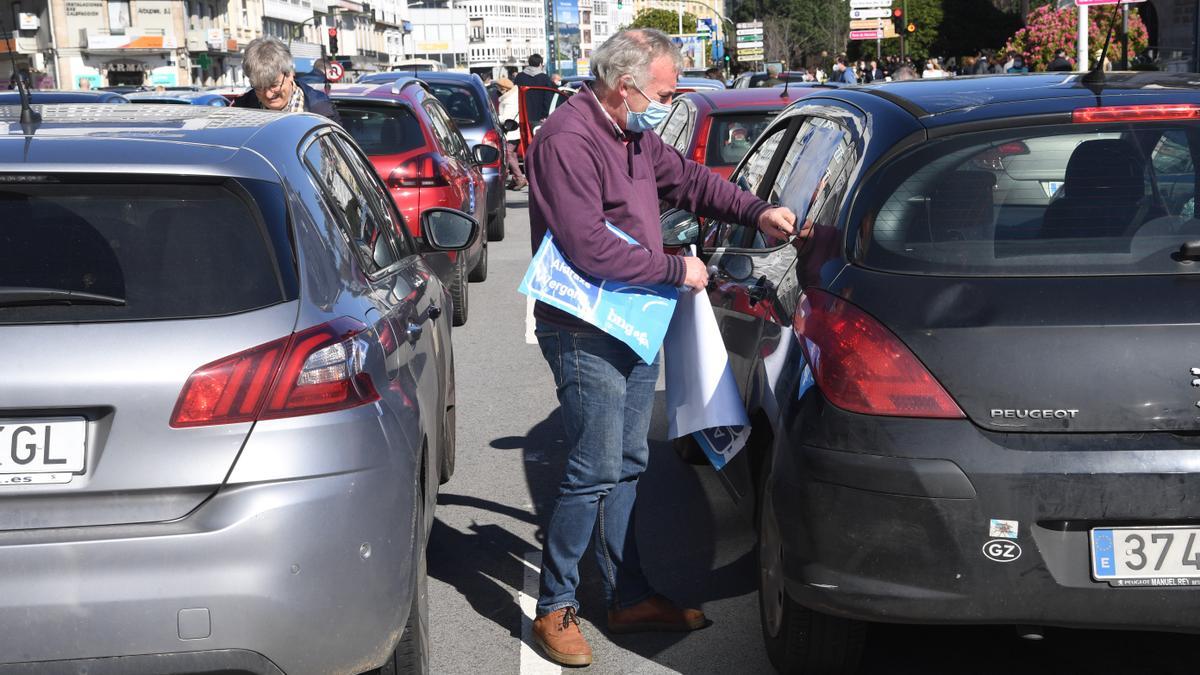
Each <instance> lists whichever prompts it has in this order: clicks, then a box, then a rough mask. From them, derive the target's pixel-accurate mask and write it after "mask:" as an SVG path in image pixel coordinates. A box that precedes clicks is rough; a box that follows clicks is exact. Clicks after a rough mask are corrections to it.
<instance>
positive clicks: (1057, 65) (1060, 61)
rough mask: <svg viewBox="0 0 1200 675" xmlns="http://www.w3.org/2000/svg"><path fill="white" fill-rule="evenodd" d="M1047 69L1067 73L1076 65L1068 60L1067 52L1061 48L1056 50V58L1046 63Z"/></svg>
mask: <svg viewBox="0 0 1200 675" xmlns="http://www.w3.org/2000/svg"><path fill="white" fill-rule="evenodd" d="M1046 70H1048V71H1050V72H1052V73H1056V72H1057V73H1066V72H1070V71H1072V70H1075V66H1074V65H1072V64H1071V62H1070V61H1068V60H1067V52H1066V51H1064V50H1062V49H1060V50H1058V51H1056V52H1054V60H1053V61H1051V62H1050V63H1048V64H1046Z"/></svg>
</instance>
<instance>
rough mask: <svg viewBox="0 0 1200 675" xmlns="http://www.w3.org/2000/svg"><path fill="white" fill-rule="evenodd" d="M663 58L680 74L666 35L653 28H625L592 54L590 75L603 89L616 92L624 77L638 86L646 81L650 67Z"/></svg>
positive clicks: (678, 61) (677, 58)
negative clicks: (669, 58) (669, 61)
mask: <svg viewBox="0 0 1200 675" xmlns="http://www.w3.org/2000/svg"><path fill="white" fill-rule="evenodd" d="M663 56H669V57H671V61H672V62H673V63H674V64H675V72H677V73H678V72H679V71H681V70H683V56H682V55H681V54H680V53H679V47H677V46H676V45H675V43H674V42H671V38H669V37H667V34H666V33H664V32H662V31H660V30H654V29H653V28H627V29H625V30H622V31H618V32H617V33H616V34H615V35H613V36H612V37H610V38H608V39H607V40H605V41H604V44H602V45H600V46H599V47H597V48H596V50H595V51H594V52H592V72H594V73H595V74H596V82H597V83H598V84H600V85H601V87H602V88H603V89H614V88H616V86H617V84H618V83H619V82H620V80H621V77H622V76H625V75H630V76H632V77H633V80H634V82H636V83H638V85H639V86H641V85H645V84H646V81H647V80H648V79H650V64H651V63H653V62H654V61H655V60H656V59H658V58H660V57H663Z"/></svg>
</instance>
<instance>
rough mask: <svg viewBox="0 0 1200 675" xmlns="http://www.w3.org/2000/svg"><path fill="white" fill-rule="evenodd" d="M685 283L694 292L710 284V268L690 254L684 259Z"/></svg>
mask: <svg viewBox="0 0 1200 675" xmlns="http://www.w3.org/2000/svg"><path fill="white" fill-rule="evenodd" d="M683 266H684V273H683V285H684V286H687V287H688V288H690V289H692V291H694V292H697V293H698V292H700V291H703V290H704V289H705V288H706V287H707V286H708V268H707V267H705V265H704V262H703V261H702V260H700V259H699V258H695V257H691V256H688V257H686V258H684V259H683Z"/></svg>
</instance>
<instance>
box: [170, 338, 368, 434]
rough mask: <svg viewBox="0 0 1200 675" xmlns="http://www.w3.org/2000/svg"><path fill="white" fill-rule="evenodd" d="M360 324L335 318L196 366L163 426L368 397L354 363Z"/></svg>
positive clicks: (349, 403) (323, 408)
mask: <svg viewBox="0 0 1200 675" xmlns="http://www.w3.org/2000/svg"><path fill="white" fill-rule="evenodd" d="M366 330H367V327H366V326H364V325H363V324H362V323H359V322H358V321H355V320H354V319H351V318H348V317H342V318H340V319H335V320H333V321H330V322H328V323H323V324H321V325H319V326H314V327H312V328H308V329H306V330H303V331H300V332H298V333H293V334H292V335H290V336H288V337H285V338H280V339H278V340H274V341H272V342H268V343H266V344H263V345H259V346H257V347H252V348H250V349H247V350H246V351H243V352H238V353H237V354H234V355H232V356H227V357H225V358H223V359H220V360H217V361H213V362H212V363H209V364H207V365H203V366H200V367H199V368H197V369H196V370H195V371H194V372H193V373H192V374H191V376H190V377H188V380H187V382H186V383H185V384H184V385H183V391H182V392H180V394H179V400H177V401H176V402H175V411H174V412H173V413H172V414H171V426H172V427H197V426H207V425H212V424H233V423H236V422H251V421H254V420H258V419H275V418H280V417H294V416H297V415H311V414H314V413H320V412H330V411H333V410H342V409H345V408H353V407H354V406H358V405H363V404H364V403H371V402H372V401H376V400H378V399H379V394H378V392H376V391H375V386H374V385H373V384H372V383H371V378H370V375H368V374H367V373H365V372H363V370H362V360H363V358H364V357H365V356H366V345H365V344H364V343H363V341H362V336H361V334H362V333H363V332H364V331H366Z"/></svg>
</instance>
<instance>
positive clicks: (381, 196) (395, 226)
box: [334, 135, 416, 257]
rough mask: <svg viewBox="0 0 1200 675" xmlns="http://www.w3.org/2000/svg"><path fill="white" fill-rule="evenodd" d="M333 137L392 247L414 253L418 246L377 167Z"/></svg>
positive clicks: (344, 141)
mask: <svg viewBox="0 0 1200 675" xmlns="http://www.w3.org/2000/svg"><path fill="white" fill-rule="evenodd" d="M334 138H335V140H336V142H337V145H338V148H339V149H340V150H341V151H342V153H343V154H345V156H346V157H347V159H348V161H349V163H350V165H351V166H352V167H353V168H354V174H355V176H356V177H357V178H358V181H359V185H360V186H362V192H361V193H360V194H361V195H362V196H363V197H364V198H365V199H366V200H367V202H368V203H369V204H370V205H371V206H373V207H374V209H375V213H376V215H378V216H379V220H380V222H381V223H382V224H383V225H384V231H385V232H387V234H388V236H389V238H390V239H392V247H393V248H394V249H395V250H396V252H397V253H399V255H400V257H404V256H407V255H412V254H413V253H415V252H416V247H415V246H414V245H413V244H412V242H411V240H410V239H409V235H408V230H407V228H405V227H404V220H403V218H402V217H401V216H400V213H399V212H398V211H397V210H396V204H395V202H393V201H392V196H391V195H390V194H389V193H388V191H387V189H386V188H385V187H384V186H383V184H382V181H381V180H380V178H379V176H378V174H376V173H375V167H374V166H373V165H372V164H371V162H370V160H368V159H367V158H366V157H363V156H362V154H361V152H360V151H359V150H357V149H355V147H354V144H353V143H350V142H349V141H348V140H347V139H346V138H344V137H343V136H340V135H338V136H334Z"/></svg>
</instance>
